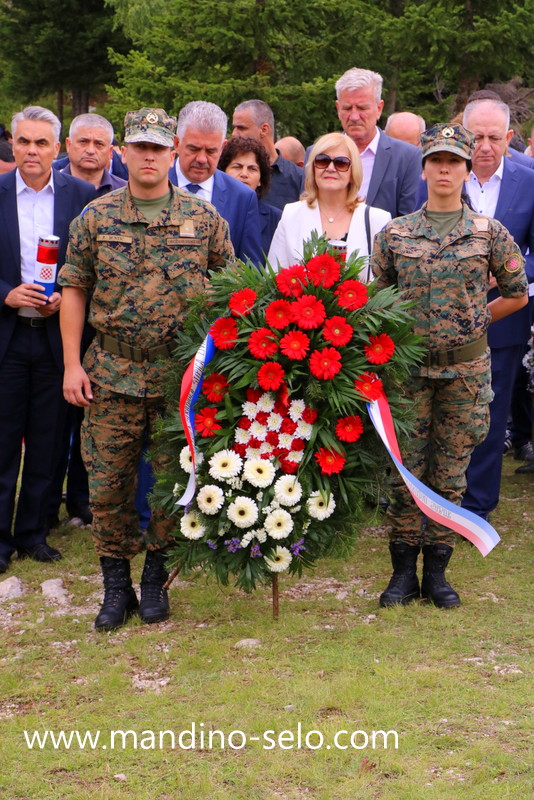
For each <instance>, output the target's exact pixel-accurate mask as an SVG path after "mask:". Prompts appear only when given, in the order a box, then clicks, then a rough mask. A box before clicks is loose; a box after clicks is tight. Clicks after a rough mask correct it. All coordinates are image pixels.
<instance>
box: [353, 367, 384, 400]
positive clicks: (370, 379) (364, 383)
mask: <svg viewBox="0 0 534 800" xmlns="http://www.w3.org/2000/svg"><path fill="white" fill-rule="evenodd" d="M354 388H355V389H356V391H357V392H359V393H360V394H363V396H364V397H365V398H366V399H367V400H378V398H379V397H380V396H381V395H382V394H383V391H382V381H381V380H380V379H379V378H377V377H376V375H374V374H373V373H372V372H364V373H362V374H361V375H359V376H358V377H357V378H356V380H355V381H354Z"/></svg>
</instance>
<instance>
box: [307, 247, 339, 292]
mask: <svg viewBox="0 0 534 800" xmlns="http://www.w3.org/2000/svg"><path fill="white" fill-rule="evenodd" d="M306 272H307V273H308V279H309V280H310V282H311V283H313V285H314V286H324V288H325V289H329V288H330V287H331V286H333V285H334V283H335V282H336V281H338V280H339V276H340V275H341V267H340V266H339V263H338V262H337V261H336V259H335V258H333V257H332V256H329V255H328V253H323V254H322V255H320V256H314V257H313V258H311V259H310V260H309V261H308V263H307V264H306Z"/></svg>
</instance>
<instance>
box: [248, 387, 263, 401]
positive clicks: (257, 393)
mask: <svg viewBox="0 0 534 800" xmlns="http://www.w3.org/2000/svg"><path fill="white" fill-rule="evenodd" d="M262 395H263V392H262V390H261V389H247V400H248V401H249V403H257V402H258V400H259V399H260V397H261V396H262Z"/></svg>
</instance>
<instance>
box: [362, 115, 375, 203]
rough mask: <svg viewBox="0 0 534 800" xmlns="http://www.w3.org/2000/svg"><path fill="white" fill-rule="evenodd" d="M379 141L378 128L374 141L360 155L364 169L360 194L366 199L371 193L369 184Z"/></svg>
mask: <svg viewBox="0 0 534 800" xmlns="http://www.w3.org/2000/svg"><path fill="white" fill-rule="evenodd" d="M379 140H380V131H379V130H378V128H377V129H376V134H375V137H374V139H372V140H371V141H370V142H369V144H368V145H367V147H366V148H365V150H364V151H363V153H360V158H361V161H362V167H363V181H362V185H361V188H360V191H359V193H358V194H359V195H360V197H363V198H364V199H365V198H366V197H367V193H368V191H369V184H370V183H371V175H372V174H373V167H374V165H375V156H376V151H377V149H378V142H379Z"/></svg>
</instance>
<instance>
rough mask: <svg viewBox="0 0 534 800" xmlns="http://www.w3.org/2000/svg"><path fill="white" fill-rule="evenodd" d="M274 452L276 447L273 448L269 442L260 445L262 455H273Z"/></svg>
mask: <svg viewBox="0 0 534 800" xmlns="http://www.w3.org/2000/svg"><path fill="white" fill-rule="evenodd" d="M273 450H274V447H273V446H272V444H269V442H262V443H261V445H260V453H262V454H263V453H272V452H273Z"/></svg>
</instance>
